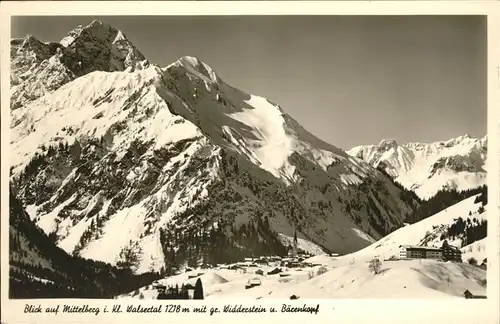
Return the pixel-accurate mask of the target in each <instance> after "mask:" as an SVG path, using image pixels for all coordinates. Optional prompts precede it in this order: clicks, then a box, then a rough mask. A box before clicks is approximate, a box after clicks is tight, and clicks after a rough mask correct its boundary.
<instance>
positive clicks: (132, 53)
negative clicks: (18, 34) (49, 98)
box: [11, 21, 148, 109]
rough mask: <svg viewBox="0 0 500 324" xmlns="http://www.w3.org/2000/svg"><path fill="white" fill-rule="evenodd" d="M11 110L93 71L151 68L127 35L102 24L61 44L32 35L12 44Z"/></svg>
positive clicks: (84, 29) (77, 31)
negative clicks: (44, 40)
mask: <svg viewBox="0 0 500 324" xmlns="http://www.w3.org/2000/svg"><path fill="white" fill-rule="evenodd" d="M11 62H12V63H11V86H12V87H13V94H12V97H11V109H17V108H19V107H21V106H23V105H26V104H27V103H29V102H31V101H33V100H35V99H38V98H40V97H42V96H43V95H45V94H47V93H50V92H52V91H54V90H56V89H58V88H59V87H61V86H62V85H64V84H66V83H68V82H70V81H72V80H74V79H75V78H77V77H79V76H82V75H85V74H87V73H90V72H93V71H124V70H126V69H129V70H133V69H136V68H142V67H143V66H148V63H147V61H145V58H144V56H143V55H142V54H141V52H139V50H137V48H135V46H134V45H133V44H132V43H131V42H130V41H129V40H128V39H127V38H126V37H125V35H124V34H123V33H122V32H121V31H119V30H117V29H115V28H113V27H111V26H110V25H107V24H103V23H102V22H100V21H94V22H92V23H91V24H90V25H88V26H85V27H82V26H79V27H78V28H76V29H74V30H72V31H71V32H70V33H69V35H68V36H67V37H65V38H64V39H63V40H62V41H61V42H60V43H57V42H49V43H43V42H40V41H39V40H37V39H36V38H35V37H33V36H32V35H29V36H27V37H25V38H24V39H13V40H11Z"/></svg>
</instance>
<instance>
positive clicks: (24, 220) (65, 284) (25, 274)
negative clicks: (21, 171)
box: [9, 192, 156, 298]
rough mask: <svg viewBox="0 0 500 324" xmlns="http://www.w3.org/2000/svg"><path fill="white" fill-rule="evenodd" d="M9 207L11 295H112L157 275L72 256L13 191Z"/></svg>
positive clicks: (18, 296)
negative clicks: (34, 219) (38, 224)
mask: <svg viewBox="0 0 500 324" xmlns="http://www.w3.org/2000/svg"><path fill="white" fill-rule="evenodd" d="M9 207H10V216H9V251H10V253H9V297H10V298H52V297H58V298H66V297H73V298H75V297H77V298H78V297H79V298H89V297H93V298H97V297H100V298H103V297H105V298H109V297H111V296H113V295H116V294H117V293H120V292H125V291H127V290H128V289H134V287H141V286H143V285H144V284H145V283H147V282H150V281H151V280H154V279H155V278H156V276H155V275H143V276H133V275H131V273H130V272H128V271H121V270H118V269H117V268H116V267H112V266H110V265H109V264H103V263H100V262H94V261H92V260H84V259H81V258H75V257H72V256H70V255H68V254H67V253H66V252H64V251H63V250H61V249H60V248H58V247H57V246H56V245H55V244H54V242H53V241H52V240H51V239H50V238H49V237H47V236H46V235H45V233H43V231H42V230H41V229H39V228H37V227H36V225H35V224H33V222H31V221H30V220H29V217H28V215H27V213H26V212H25V211H24V209H23V208H22V205H21V203H20V202H19V201H18V200H17V199H16V198H15V197H14V196H13V195H12V192H11V193H10V203H9Z"/></svg>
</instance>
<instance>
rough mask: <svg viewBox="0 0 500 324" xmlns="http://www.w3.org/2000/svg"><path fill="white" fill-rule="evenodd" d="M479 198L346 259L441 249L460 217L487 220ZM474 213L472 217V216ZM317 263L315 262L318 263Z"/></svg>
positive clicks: (456, 205)
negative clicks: (415, 247) (414, 248)
mask: <svg viewBox="0 0 500 324" xmlns="http://www.w3.org/2000/svg"><path fill="white" fill-rule="evenodd" d="M476 197H477V196H473V197H470V198H467V199H465V200H463V201H461V202H459V203H457V204H455V205H453V206H451V207H449V208H447V209H445V210H443V211H441V212H439V213H437V214H436V215H434V216H431V217H429V218H426V219H424V220H422V221H420V222H417V223H414V224H411V225H406V226H404V227H402V228H400V229H398V230H396V231H394V232H392V233H390V234H389V235H387V236H386V237H384V238H382V239H381V240H379V241H377V242H375V243H373V244H372V245H370V246H367V247H366V248H364V249H362V250H360V251H357V252H354V253H351V254H348V255H345V256H343V257H342V258H348V259H352V260H354V261H356V262H357V261H358V260H363V261H366V260H369V259H371V258H373V257H375V256H378V257H379V258H381V259H389V258H391V257H393V256H395V257H399V251H400V248H399V246H400V245H426V246H436V247H441V245H442V243H443V241H444V240H442V239H441V234H442V233H444V232H445V231H446V229H447V228H449V226H450V225H452V224H453V223H454V222H455V220H457V219H458V218H459V217H461V218H463V219H465V220H467V219H473V218H478V219H487V207H488V206H486V207H485V211H484V212H482V213H479V212H480V209H481V203H474V200H475V199H476ZM469 212H470V215H469ZM447 240H448V243H449V244H452V245H455V246H457V247H461V243H462V241H461V239H457V240H450V239H449V238H447ZM315 261H316V260H315V259H314V257H313V259H312V260H311V262H315Z"/></svg>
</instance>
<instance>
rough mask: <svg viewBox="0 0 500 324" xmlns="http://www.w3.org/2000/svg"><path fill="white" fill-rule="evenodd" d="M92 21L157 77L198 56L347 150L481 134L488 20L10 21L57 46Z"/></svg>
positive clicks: (16, 32)
mask: <svg viewBox="0 0 500 324" xmlns="http://www.w3.org/2000/svg"><path fill="white" fill-rule="evenodd" d="M93 19H100V20H102V21H104V22H106V23H109V24H111V25H113V26H114V27H115V28H118V29H120V30H122V31H123V32H124V33H125V35H126V36H127V38H128V39H129V40H130V41H132V42H133V43H134V44H135V45H136V46H137V47H138V48H139V50H140V51H141V52H142V53H143V54H144V55H145V56H146V57H147V58H148V60H149V61H151V62H152V63H155V64H158V65H160V66H162V67H164V66H166V65H168V64H170V63H172V62H174V61H175V60H177V59H178V58H179V57H181V56H184V55H190V56H196V57H198V58H200V59H201V60H202V61H204V62H205V63H207V64H208V65H210V66H211V67H212V68H213V69H214V70H215V71H216V72H217V73H218V74H219V75H220V77H221V78H222V79H224V81H226V82H227V83H229V84H231V85H233V86H235V87H237V88H240V89H242V90H245V91H247V92H250V93H253V94H256V95H260V96H263V97H266V98H268V99H269V100H270V101H272V102H274V103H277V104H279V105H280V106H281V107H282V108H283V109H284V110H285V111H286V112H287V113H289V114H290V115H291V116H293V117H294V118H295V119H296V120H297V121H298V122H299V123H301V124H302V125H303V126H304V127H305V128H306V129H308V130H309V131H310V132H312V133H314V134H315V135H316V136H318V137H320V138H321V139H323V140H325V141H327V142H329V143H331V144H333V145H335V146H338V147H341V148H344V149H349V148H351V147H352V146H356V145H361V144H376V143H378V142H380V140H381V139H396V140H397V141H398V142H400V143H405V142H409V141H413V142H432V141H440V140H446V139H449V138H452V137H457V136H460V135H463V134H465V133H468V134H470V135H471V136H473V137H483V136H484V135H486V124H487V119H486V118H487V105H486V102H487V100H486V93H487V92H486V91H487V87H486V84H487V80H486V68H487V61H486V45H487V40H486V18H485V17H481V16H224V17H214V16H212V17H209V16H178V17H174V16H170V17H169V16H149V17H144V16H143V17H141V16H121V17H120V16H114V17H90V16H89V17H75V16H73V17H57V16H51V17H34V16H32V17H16V18H13V20H12V37H22V36H25V35H26V34H32V35H34V36H35V37H37V38H38V39H40V40H42V41H59V40H60V39H62V38H63V37H64V36H66V34H67V33H68V31H70V30H71V29H73V28H74V27H76V26H77V25H79V24H83V25H86V24H88V23H90V22H91V21H92V20H93Z"/></svg>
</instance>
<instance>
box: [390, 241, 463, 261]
mask: <svg viewBox="0 0 500 324" xmlns="http://www.w3.org/2000/svg"><path fill="white" fill-rule="evenodd" d="M399 248H400V251H399V257H400V259H438V260H446V261H456V262H462V251H460V249H459V248H457V247H456V246H453V245H444V246H443V247H441V248H438V247H432V246H418V245H400V246H399Z"/></svg>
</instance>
